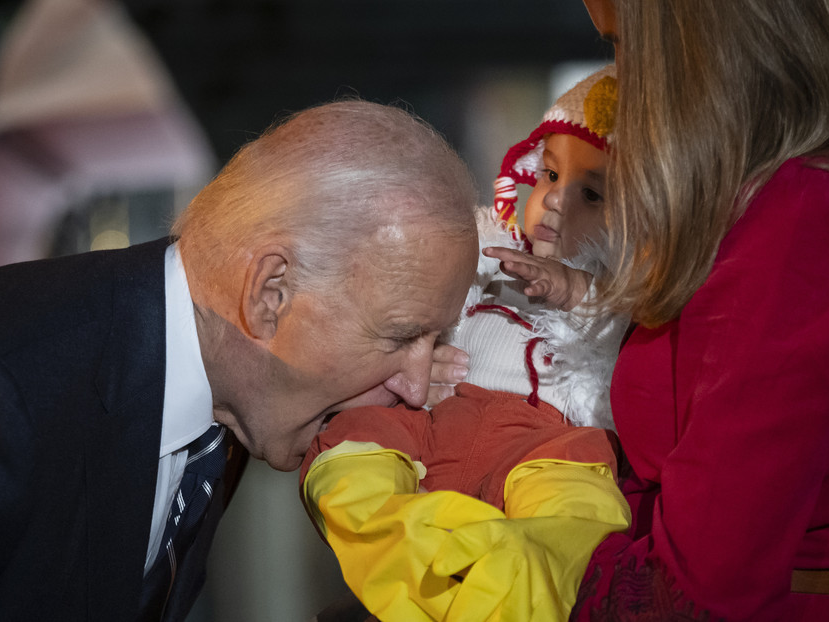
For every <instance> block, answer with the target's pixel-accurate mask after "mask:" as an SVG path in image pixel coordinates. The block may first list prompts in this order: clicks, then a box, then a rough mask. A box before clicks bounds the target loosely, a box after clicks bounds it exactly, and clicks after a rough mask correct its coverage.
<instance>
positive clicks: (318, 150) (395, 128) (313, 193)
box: [173, 100, 476, 291]
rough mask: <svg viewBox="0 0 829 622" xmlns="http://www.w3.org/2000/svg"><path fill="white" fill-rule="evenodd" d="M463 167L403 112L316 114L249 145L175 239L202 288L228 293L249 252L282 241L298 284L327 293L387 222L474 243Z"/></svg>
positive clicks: (361, 106) (379, 108) (338, 107)
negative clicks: (188, 257) (416, 226)
mask: <svg viewBox="0 0 829 622" xmlns="http://www.w3.org/2000/svg"><path fill="white" fill-rule="evenodd" d="M475 202H476V193H475V189H474V185H473V182H472V178H471V176H470V174H469V171H468V169H467V167H466V165H465V164H464V163H463V162H462V160H461V159H460V158H459V156H458V155H457V154H456V153H455V151H454V150H453V149H452V148H451V147H450V146H449V145H448V144H447V142H446V141H445V140H444V139H443V138H442V137H441V136H439V135H438V134H437V132H436V131H435V130H434V129H433V128H432V127H431V126H429V125H428V124H427V123H425V122H424V121H422V120H421V119H419V118H417V117H416V116H414V115H412V114H411V113H409V112H407V111H405V110H403V109H401V108H398V107H395V106H385V105H381V104H375V103H370V102H366V101H361V100H345V101H337V102H333V103H328V104H324V105H321V106H317V107H314V108H309V109H307V110H305V111H302V112H300V113H298V114H295V115H292V116H291V117H289V118H288V119H287V120H285V121H284V122H282V123H279V124H276V125H274V126H273V127H271V128H270V129H268V130H267V131H266V132H265V133H264V134H263V135H262V136H261V137H259V138H258V139H256V140H255V141H253V142H251V143H249V144H247V145H245V146H244V147H243V148H242V149H241V150H240V151H239V152H238V153H237V154H236V155H235V156H234V157H233V158H232V159H231V161H230V162H229V163H228V164H227V165H226V166H225V167H224V169H223V170H222V171H221V172H220V173H219V174H218V175H217V176H216V178H215V179H214V180H213V181H212V182H211V183H210V184H208V185H207V186H206V187H205V188H204V189H203V190H202V192H200V193H199V195H198V196H197V197H196V198H195V199H194V200H193V201H192V203H191V204H190V206H189V207H188V208H187V210H185V212H184V213H183V214H182V216H181V217H180V218H179V220H178V222H177V223H176V224H175V226H174V229H173V232H174V234H178V235H180V236H181V237H182V242H186V243H187V247H188V249H189V253H190V255H191V257H193V258H194V259H195V261H193V262H192V264H191V265H192V266H193V269H194V271H195V272H196V273H197V274H195V278H196V280H198V281H200V282H201V284H202V285H203V286H207V288H208V289H212V290H214V291H215V289H216V288H218V287H224V288H226V287H227V286H228V285H229V284H228V283H226V282H225V283H223V281H224V280H225V278H222V276H220V275H222V274H224V275H226V278H227V277H230V278H232V277H231V275H230V274H229V273H228V270H230V271H231V272H232V271H233V269H234V266H235V267H236V268H237V269H238V267H239V266H240V265H241V264H243V263H244V262H243V261H241V260H243V259H244V258H245V256H246V254H247V252H248V249H252V248H255V247H256V246H257V245H261V244H264V243H267V242H268V241H269V240H278V241H279V243H281V244H283V245H285V246H286V247H287V248H289V249H290V251H291V253H292V259H293V265H294V271H293V278H294V279H295V280H294V282H293V285H294V286H295V287H298V288H306V289H313V290H323V289H325V288H330V286H331V285H332V284H333V283H335V282H336V281H337V280H338V279H339V278H340V277H342V276H343V274H344V272H345V271H346V270H347V269H348V267H349V266H350V262H349V258H351V257H353V256H354V254H355V253H357V252H359V251H360V250H361V249H363V248H364V247H365V246H366V245H367V244H368V243H369V241H370V239H371V236H372V234H373V233H374V232H376V231H377V230H378V229H379V228H380V227H381V226H382V225H384V224H388V223H422V224H424V225H426V227H427V229H429V230H440V231H442V232H446V233H447V234H448V235H450V236H454V235H457V236H467V235H472V236H474V235H475V222H474V217H473V208H474V205H475Z"/></svg>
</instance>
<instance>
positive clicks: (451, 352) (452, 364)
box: [426, 343, 469, 408]
mask: <svg viewBox="0 0 829 622" xmlns="http://www.w3.org/2000/svg"><path fill="white" fill-rule="evenodd" d="M467 373H469V355H468V354H467V353H466V352H464V351H463V350H459V349H458V348H456V347H454V346H450V345H448V344H445V343H440V344H438V345H436V346H435V351H434V354H433V355H432V374H431V377H430V380H429V395H428V397H427V398H426V406H427V407H429V408H431V407H432V406H434V405H435V404H437V403H438V402H442V401H443V400H445V399H446V398H447V397H450V396H452V395H454V394H455V385H456V384H458V383H459V382H460V381H461V380H463V379H464V378H466V374H467Z"/></svg>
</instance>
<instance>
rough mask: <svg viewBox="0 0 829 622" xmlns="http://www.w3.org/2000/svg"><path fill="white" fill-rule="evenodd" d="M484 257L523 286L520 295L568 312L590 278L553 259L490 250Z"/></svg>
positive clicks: (582, 293) (495, 248) (587, 287)
mask: <svg viewBox="0 0 829 622" xmlns="http://www.w3.org/2000/svg"><path fill="white" fill-rule="evenodd" d="M483 253H484V255H486V256H487V257H493V258H495V259H498V260H500V261H501V270H502V271H503V272H504V273H505V274H507V275H509V276H511V277H513V278H516V279H521V280H522V281H526V282H527V286H526V287H525V288H524V294H526V295H527V296H535V297H538V298H543V299H544V302H545V303H546V304H547V306H549V307H551V308H553V309H561V310H562V311H571V310H572V309H573V307H575V306H576V305H578V304H579V303H580V302H581V301H582V299H583V298H584V295H585V294H586V293H587V290H588V289H589V288H590V281H591V280H592V278H593V277H592V275H591V274H590V273H589V272H585V271H584V270H576V269H575V268H571V267H570V266H566V265H564V264H563V263H561V262H560V261H558V260H556V259H552V258H549V257H536V256H535V255H528V254H527V253H522V252H521V251H517V250H513V249H510V248H503V247H500V246H490V247H488V248H485V249H484V250H483Z"/></svg>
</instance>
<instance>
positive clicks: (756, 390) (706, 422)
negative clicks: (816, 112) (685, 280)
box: [572, 160, 829, 621]
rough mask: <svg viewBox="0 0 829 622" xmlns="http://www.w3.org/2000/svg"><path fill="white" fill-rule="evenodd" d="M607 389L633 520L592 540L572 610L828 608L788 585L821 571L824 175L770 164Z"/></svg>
mask: <svg viewBox="0 0 829 622" xmlns="http://www.w3.org/2000/svg"><path fill="white" fill-rule="evenodd" d="M611 395H612V406H613V413H614V419H615V421H616V424H617V427H618V431H619V436H620V438H621V441H622V446H623V448H624V450H625V452H626V454H627V457H628V459H629V461H630V464H631V466H632V468H633V470H634V472H635V475H634V476H633V477H631V479H630V480H628V481H627V482H626V484H625V485H624V490H625V492H626V495H627V497H628V500H629V501H630V503H631V506H632V508H633V510H634V527H633V530H634V531H633V534H632V537H631V536H629V535H622V534H614V535H612V536H611V537H609V538H608V539H607V540H606V541H605V542H604V543H603V544H602V545H600V547H599V548H598V549H597V551H596V553H595V554H594V556H593V559H592V561H591V564H590V566H589V567H588V569H587V572H586V573H585V580H584V582H583V584H582V588H581V592H580V596H579V602H577V605H576V608H575V609H574V611H573V616H572V619H578V620H596V619H599V620H607V619H614V620H617V619H618V620H654V621H657V620H660V621H661V620H668V619H683V620H686V619H696V618H697V617H699V618H700V619H702V613H701V612H703V611H708V612H709V615H710V619H716V618H720V617H723V618H725V619H728V620H752V621H759V620H829V596H826V595H809V594H793V593H792V591H791V579H792V569H793V568H808V569H829V173H827V172H826V171H823V170H818V169H816V168H813V167H810V166H808V165H807V163H806V162H805V161H803V160H792V161H789V162H787V163H786V164H784V165H783V166H782V167H781V169H780V170H779V171H778V172H777V173H776V174H775V176H774V177H773V178H772V179H771V180H770V181H769V182H768V184H766V186H765V187H764V188H763V189H762V190H761V192H760V193H759V194H758V196H757V197H755V199H754V201H753V202H752V204H751V205H750V206H749V208H748V210H747V212H746V213H745V215H744V216H743V217H742V218H741V219H740V220H739V221H738V222H737V223H736V224H735V225H734V227H733V228H732V230H731V231H730V232H729V233H728V235H727V236H726V238H725V239H724V240H723V242H722V244H721V246H720V250H719V254H718V256H717V260H716V262H715V264H714V268H713V270H712V272H711V274H710V276H709V278H708V279H707V281H706V282H705V284H704V285H703V286H702V287H701V288H700V289H699V290H698V291H697V292H696V294H695V295H694V296H693V298H692V299H691V301H690V302H689V303H688V304H687V305H686V307H685V308H684V309H683V311H682V314H681V316H680V317H679V318H678V319H677V320H676V321H673V322H670V323H668V324H666V325H664V326H662V327H660V328H658V329H654V330H646V329H643V328H641V327H640V328H638V329H637V330H636V331H634V333H633V335H632V337H631V338H630V340H629V341H628V342H627V344H626V345H625V347H624V348H623V350H622V353H621V355H620V358H619V360H618V362H617V365H616V371H615V374H614V377H613V384H612V386H611ZM671 611H682V612H685V613H686V615H685V616H682V617H676V618H673V617H670V616H671V614H670V613H669V612H671Z"/></svg>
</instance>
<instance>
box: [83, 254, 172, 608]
mask: <svg viewBox="0 0 829 622" xmlns="http://www.w3.org/2000/svg"><path fill="white" fill-rule="evenodd" d="M166 246H167V242H166V241H163V240H162V241H158V242H152V243H149V244H143V245H139V246H136V247H133V248H131V249H128V250H125V251H123V252H122V253H119V254H118V255H117V262H118V265H117V269H116V271H115V272H116V273H115V277H114V278H115V280H116V281H117V283H116V285H115V287H114V288H113V291H114V292H115V293H114V295H113V300H112V324H111V329H110V332H109V336H108V344H107V348H106V350H105V354H104V356H103V357H102V360H101V366H100V371H99V374H98V379H97V382H96V385H97V387H98V391H99V394H100V397H101V402H102V405H103V409H102V411H101V414H100V415H99V416H98V417H97V418H96V420H95V421H94V422H93V423H92V425H91V426H90V428H89V434H88V435H87V438H86V446H87V451H86V455H87V457H88V461H87V465H88V467H87V480H88V489H89V505H90V507H89V530H90V533H89V540H88V541H89V548H90V551H89V559H90V565H91V567H90V569H89V576H90V582H91V585H92V586H94V589H93V590H91V594H92V595H93V596H92V597H91V598H90V603H89V606H90V610H89V613H90V618H89V619H90V620H95V619H108V620H113V619H124V620H129V619H132V618H133V617H134V615H135V612H136V608H137V605H138V600H139V594H140V590H141V584H142V579H143V568H144V561H145V558H146V553H147V543H148V540H149V532H150V524H151V521H152V509H153V500H154V498H155V487H156V478H157V470H158V449H159V446H160V439H161V417H162V410H163V406H164V378H165V322H164V317H165V306H164V299H165V296H164V252H165V249H166ZM107 594H122V595H124V594H126V595H129V597H128V598H125V599H124V600H123V602H118V603H115V602H112V601H111V600H110V599H108V598H107V596H106V595H107Z"/></svg>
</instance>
